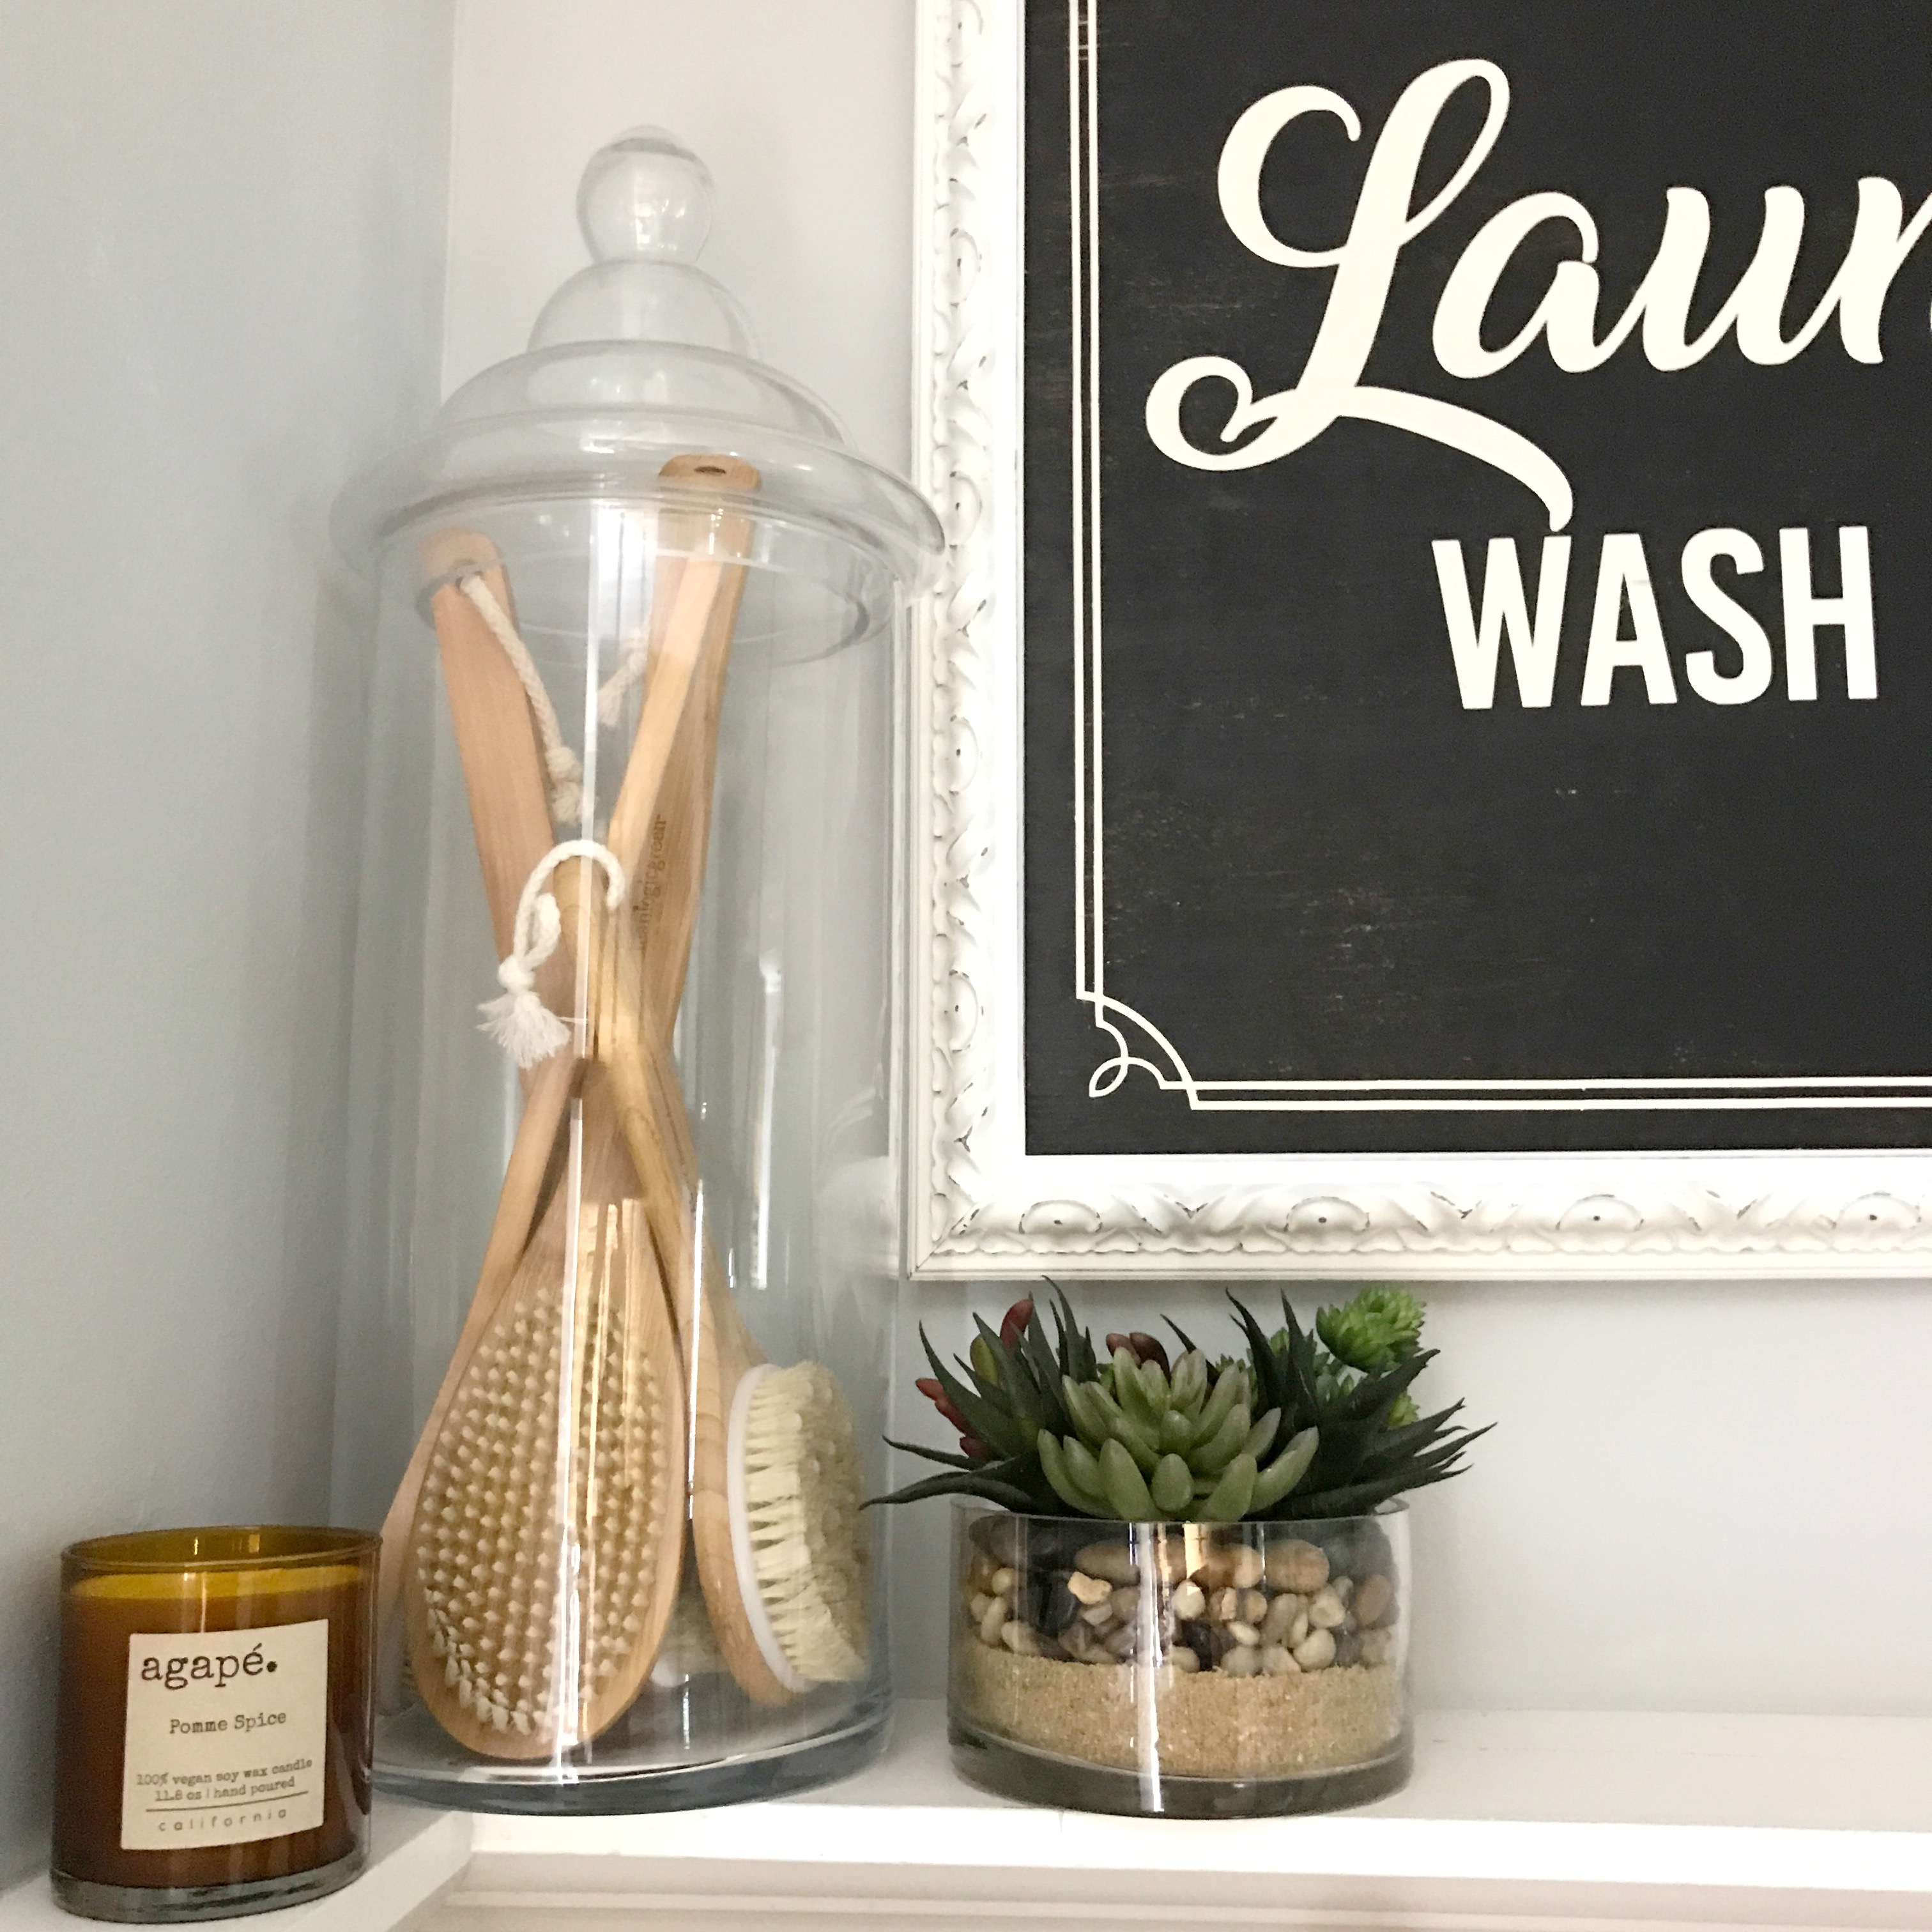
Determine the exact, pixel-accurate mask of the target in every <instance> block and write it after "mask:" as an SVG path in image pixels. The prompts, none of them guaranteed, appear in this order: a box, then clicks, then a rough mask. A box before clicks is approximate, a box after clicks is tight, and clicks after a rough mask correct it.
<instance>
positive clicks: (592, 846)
mask: <svg viewBox="0 0 1932 1932" xmlns="http://www.w3.org/2000/svg"><path fill="white" fill-rule="evenodd" d="M486 594H487V593H486ZM568 859H586V860H588V861H589V862H590V863H591V864H592V865H601V866H602V867H603V868H604V875H605V877H606V880H607V884H606V886H605V888H604V907H605V909H606V910H608V911H610V912H615V911H616V910H617V908H618V907H619V906H620V905H622V904H623V903H624V895H625V893H626V892H628V891H629V889H630V882H629V880H628V879H627V878H626V877H625V875H624V868H623V866H622V863H621V862H619V859H618V857H617V855H616V853H614V852H613V851H612V850H610V847H608V846H607V845H600V844H598V842H597V841H596V840H595V839H594V838H567V839H565V841H563V843H562V844H560V845H553V846H552V847H550V850H548V851H547V852H546V853H544V856H542V858H541V859H539V860H538V862H537V864H536V866H535V869H534V870H533V871H532V872H531V874H530V875H529V877H528V878H527V879H526V880H524V881H523V891H522V892H520V893H519V894H518V895H517V916H516V920H515V922H514V925H513V926H511V929H510V956H509V957H508V959H505V961H504V962H503V963H502V965H500V966H499V967H498V968H496V983H497V984H498V985H499V986H501V987H502V989H503V990H502V993H501V994H500V995H499V996H498V997H497V998H495V999H493V1000H485V1001H484V1002H483V1004H482V1007H481V1009H480V1010H481V1013H482V1015H483V1019H482V1021H481V1031H484V1033H487V1034H488V1035H489V1036H490V1038H491V1039H492V1040H494V1041H495V1042H496V1044H497V1045H498V1046H500V1047H501V1048H502V1049H503V1051H504V1052H505V1053H507V1054H508V1055H509V1056H510V1058H511V1060H513V1061H515V1063H516V1064H517V1066H518V1067H534V1066H535V1065H536V1064H537V1063H538V1061H541V1060H547V1059H549V1058H550V1056H551V1055H553V1054H554V1053H558V1052H561V1051H562V1049H563V1048H564V1047H565V1046H567V1045H568V1043H569V1040H570V1028H569V1026H568V1023H567V1022H565V1021H563V1020H562V1019H559V1018H558V1017H557V1016H556V1014H555V1013H552V1012H551V1011H550V1009H549V1007H547V1006H545V1005H544V1003H543V1001H541V1000H540V999H539V998H538V997H537V969H538V967H540V966H541V965H543V963H544V962H545V961H546V960H547V959H549V958H550V955H551V954H552V953H554V952H555V951H556V949H557V946H558V944H559V941H561V940H562V937H563V915H562V913H560V912H559V910H557V904H556V896H555V895H554V894H553V893H551V892H549V891H547V890H546V887H547V886H548V885H549V883H550V874H552V873H553V872H554V871H556V868H558V866H559V865H562V864H563V863H564V862H565V861H566V860H568Z"/></svg>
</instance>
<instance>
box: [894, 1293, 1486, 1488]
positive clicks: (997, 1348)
mask: <svg viewBox="0 0 1932 1932" xmlns="http://www.w3.org/2000/svg"><path fill="white" fill-rule="evenodd" d="M1229 1301H1231V1302H1232V1304H1233V1307H1234V1310H1235V1316H1236V1318H1237V1319H1238V1322H1239V1324H1240V1325H1241V1331H1242V1334H1243V1337H1244V1340H1245V1341H1246V1343H1247V1351H1246V1353H1245V1354H1244V1355H1234V1356H1228V1357H1224V1358H1221V1359H1220V1360H1219V1361H1210V1359H1209V1358H1208V1355H1207V1354H1206V1352H1205V1351H1204V1350H1202V1349H1200V1348H1199V1347H1197V1346H1196V1344H1195V1343H1194V1342H1193V1340H1192V1339H1191V1338H1190V1337H1189V1336H1188V1335H1187V1334H1186V1333H1185V1332H1184V1331H1182V1330H1181V1328H1178V1327H1176V1326H1175V1324H1174V1323H1172V1322H1169V1324H1168V1326H1169V1328H1172V1329H1173V1330H1174V1332H1175V1335H1176V1336H1177V1337H1178V1338H1179V1340H1180V1342H1181V1348H1182V1351H1183V1352H1182V1353H1181V1355H1179V1356H1178V1358H1175V1360H1174V1361H1172V1363H1170V1361H1169V1358H1168V1355H1167V1352H1166V1349H1164V1348H1163V1346H1162V1345H1161V1344H1160V1343H1159V1342H1158V1341H1157V1340H1155V1339H1154V1337H1152V1336H1151V1335H1145V1334H1138V1333H1137V1334H1132V1335H1109V1337H1107V1352H1106V1354H1105V1355H1103V1354H1102V1353H1101V1352H1100V1351H1098V1350H1097V1349H1095V1347H1094V1343H1093V1340H1092V1337H1091V1336H1090V1335H1089V1334H1088V1332H1087V1331H1086V1330H1085V1329H1084V1328H1081V1327H1080V1326H1079V1325H1078V1324H1077V1323H1076V1322H1075V1321H1074V1319H1073V1309H1072V1307H1071V1306H1070V1304H1069V1303H1068V1301H1067V1298H1066V1296H1065V1295H1058V1300H1057V1301H1056V1303H1055V1306H1054V1307H1053V1309H1052V1317H1053V1325H1054V1334H1053V1335H1052V1338H1051V1339H1049V1336H1048V1334H1047V1331H1046V1325H1045V1323H1044V1322H1042V1320H1041V1319H1040V1313H1039V1311H1038V1310H1037V1309H1036V1308H1035V1307H1034V1304H1033V1303H1032V1302H1031V1301H1019V1302H1016V1303H1015V1304H1013V1307H1012V1308H1010V1310H1007V1316H1006V1319H1005V1320H1004V1322H1002V1323H1001V1325H1000V1328H999V1329H998V1331H997V1332H996V1331H994V1330H993V1329H992V1328H989V1327H988V1325H986V1323H985V1322H977V1324H976V1326H977V1329H978V1331H979V1332H978V1333H977V1334H976V1335H975V1337H974V1340H973V1343H972V1346H971V1349H969V1351H968V1359H966V1360H965V1361H959V1362H956V1363H955V1364H953V1365H952V1366H950V1367H949V1366H948V1365H947V1364H946V1363H944V1362H943V1361H941V1359H940V1358H939V1355H938V1352H937V1351H936V1350H935V1349H934V1347H933V1346H932V1342H931V1340H929V1338H928V1337H927V1336H926V1331H925V1330H924V1328H921V1329H920V1331H919V1340H920V1341H921V1342H922V1343H923V1344H924V1346H925V1349H926V1359H927V1361H929V1363H930V1364H932V1376H931V1377H930V1378H922V1379H921V1380H920V1382H919V1388H920V1390H921V1391H922V1393H924V1394H926V1395H927V1396H929V1397H930V1398H931V1399H932V1401H933V1403H934V1404H935V1406H937V1407H938V1409H939V1411H940V1412H941V1415H944V1417H945V1418H946V1419H947V1421H949V1422H950V1423H951V1424H953V1426H954V1427H956V1428H957V1429H958V1430H959V1432H960V1442H959V1454H957V1455H954V1454H952V1453H951V1452H950V1451H943V1450H936V1449H929V1448H925V1447H923V1446H922V1445H919V1444H916V1443H901V1442H894V1443H893V1444H892V1446H893V1447H894V1448H899V1449H905V1450H907V1451H910V1453H911V1454H913V1455H916V1456H919V1457H924V1458H925V1459H926V1460H927V1461H929V1462H933V1463H940V1464H942V1465H943V1466H944V1470H945V1473H944V1474H942V1475H936V1476H929V1477H926V1478H924V1479H923V1480H922V1481H919V1482H916V1483H913V1484H908V1485H907V1487H905V1488H904V1489H902V1490H895V1492H894V1493H892V1495H890V1496H882V1497H879V1498H877V1499H874V1500H876V1501H877V1502H884V1503H903V1502H916V1501H919V1499H922V1498H924V1497H927V1496H949V1495H952V1496H962V1495H963V1496H980V1497H982V1498H983V1499H986V1501H988V1502H995V1503H998V1504H1001V1505H1003V1506H1004V1507H1005V1508H1008V1509H1011V1510H1014V1511H1019V1512H1021V1513H1023V1514H1031V1515H1042V1514H1044V1515H1058V1514H1064V1513H1065V1512H1067V1511H1073V1513H1075V1514H1079V1515H1083V1516H1091V1517H1101V1518H1104V1519H1107V1520H1113V1521H1118V1522H1129V1523H1132V1522H1148V1521H1157V1520H1167V1521H1194V1522H1201V1523H1238V1522H1241V1521H1244V1520H1256V1519H1272V1520H1283V1519H1295V1518H1302V1519H1306V1518H1311V1517H1337V1516H1356V1515H1360V1514H1362V1513H1363V1512H1364V1511H1367V1510H1370V1509H1373V1508H1375V1507H1376V1505H1378V1504H1379V1503H1382V1502H1387V1501H1388V1499H1390V1498H1391V1497H1393V1496H1400V1495H1401V1494H1402V1493H1403V1492H1405V1491H1406V1490H1415V1489H1421V1488H1423V1487H1425V1486H1426V1485H1427V1484H1431V1483H1439V1482H1443V1481H1447V1480H1448V1478H1450V1477H1451V1476H1454V1475H1459V1474H1460V1472H1461V1470H1462V1468H1463V1463H1462V1460H1461V1458H1462V1457H1463V1452H1464V1451H1466V1449H1467V1448H1469V1445H1470V1444H1471V1443H1472V1442H1474V1441H1475V1439H1476V1438H1477V1437H1478V1436H1480V1435H1482V1434H1484V1433H1486V1432H1485V1431H1484V1430H1463V1429H1457V1428H1456V1427H1453V1426H1452V1425H1453V1424H1454V1419H1455V1418H1456V1416H1457V1414H1458V1413H1459V1412H1460V1410H1461V1409H1462V1404H1461V1403H1452V1404H1451V1405H1450V1406H1449V1407H1448V1408H1446V1409H1441V1410H1439V1411H1438V1412H1436V1414H1434V1415H1427V1416H1423V1415H1418V1413H1417V1412H1416V1409H1415V1403H1413V1402H1412V1400H1411V1399H1410V1397H1409V1386H1410V1385H1411V1384H1412V1382H1414V1381H1415V1379H1416V1377H1417V1376H1419V1375H1420V1374H1421V1373H1422V1371H1423V1370H1424V1369H1425V1368H1426V1367H1427V1366H1428V1365H1429V1364H1430V1362H1431V1361H1433V1359H1434V1351H1433V1350H1429V1349H1423V1348H1422V1347H1421V1339H1420V1338H1421V1332H1422V1322H1423V1310H1422V1306H1421V1303H1419V1302H1418V1301H1416V1300H1415V1298H1414V1297H1413V1296H1412V1295H1407V1294H1406V1293H1404V1292H1403V1291H1402V1290H1401V1289H1395V1288H1373V1289H1364V1290H1362V1291H1361V1293H1359V1294H1358V1295H1356V1296H1355V1298H1354V1299H1353V1300H1352V1301H1349V1302H1346V1303H1345V1304H1342V1305H1341V1306H1340V1307H1332V1308H1325V1309H1323V1310H1321V1311H1320V1313H1319V1314H1318V1315H1317V1316H1316V1324H1315V1328H1314V1330H1313V1331H1307V1330H1304V1328H1302V1327H1301V1325H1300V1323H1299V1322H1298V1321H1297V1320H1296V1319H1295V1311H1294V1310H1293V1309H1292V1308H1291V1307H1289V1304H1288V1298H1287V1297H1286V1295H1284V1296H1283V1298H1282V1318H1283V1325H1282V1326H1281V1327H1280V1328H1279V1329H1277V1331H1275V1332H1274V1334H1272V1335H1270V1334H1265V1332H1264V1331H1263V1330H1262V1326H1261V1325H1260V1323H1259V1322H1257V1321H1256V1319H1255V1318H1254V1316H1253V1315H1252V1314H1251V1313H1250V1312H1249V1311H1248V1310H1247V1308H1246V1307H1244V1306H1243V1305H1242V1304H1241V1302H1239V1301H1235V1298H1234V1297H1233V1296H1232V1295H1230V1296H1229ZM888 1440H890V1439H889V1438H888Z"/></svg>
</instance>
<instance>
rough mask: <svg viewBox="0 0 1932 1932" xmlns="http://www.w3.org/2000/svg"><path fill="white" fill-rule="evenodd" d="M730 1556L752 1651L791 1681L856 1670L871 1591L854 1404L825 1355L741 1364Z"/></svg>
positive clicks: (731, 1467) (825, 1680)
mask: <svg viewBox="0 0 1932 1932" xmlns="http://www.w3.org/2000/svg"><path fill="white" fill-rule="evenodd" d="M726 1469H727V1498H728V1501H729V1504H730V1516H731V1541H732V1546H733V1555H734V1556H735V1557H736V1563H737V1569H738V1574H739V1578H740V1580H741V1583H742V1586H743V1595H744V1600H745V1611H746V1613H747V1616H748V1619H749V1621H750V1623H751V1634H752V1635H753V1636H754V1637H755V1638H756V1640H757V1645H758V1648H759V1649H760V1651H761V1652H763V1655H764V1659H765V1661H766V1664H768V1665H769V1667H771V1671H772V1675H773V1676H775V1677H776V1678H777V1679H778V1682H780V1683H781V1684H782V1685H784V1687H785V1688H786V1689H787V1691H793V1692H797V1691H808V1690H809V1689H810V1688H811V1686H812V1685H814V1684H849V1683H851V1682H854V1681H856V1679H859V1678H861V1677H863V1676H865V1669H866V1665H867V1662H868V1652H869V1649H870V1641H871V1640H870V1637H869V1634H868V1619H867V1614H866V1601H867V1598H868V1595H870V1592H871V1575H870V1565H869V1564H868V1560H867V1552H866V1547H865V1532H864V1521H865V1520H864V1518H863V1517H862V1516H861V1515H860V1514H859V1491H860V1487H861V1483H862V1477H861V1472H860V1469H859V1445H858V1441H857V1436H856V1431H855V1430H854V1429H853V1423H852V1411H851V1408H850V1405H849V1404H848V1403H847V1401H846V1400H845V1395H844V1391H843V1390H841V1388H839V1386H838V1382H837V1381H836V1379H835V1378H834V1377H833V1376H832V1371H831V1370H829V1369H828V1368H826V1367H825V1365H824V1364H823V1363H822V1362H799V1363H796V1364H793V1366H792V1367H790V1368H788V1369H781V1368H775V1367H772V1365H771V1364H769V1363H765V1364H760V1366H759V1367H756V1368H754V1369H752V1370H750V1371H748V1373H746V1375H745V1376H744V1378H743V1379H742V1380H741V1381H740V1382H739V1384H738V1387H737V1390H736V1393H735V1394H734V1396H733V1400H732V1404H731V1425H730V1442H729V1446H728V1448H727V1458H726Z"/></svg>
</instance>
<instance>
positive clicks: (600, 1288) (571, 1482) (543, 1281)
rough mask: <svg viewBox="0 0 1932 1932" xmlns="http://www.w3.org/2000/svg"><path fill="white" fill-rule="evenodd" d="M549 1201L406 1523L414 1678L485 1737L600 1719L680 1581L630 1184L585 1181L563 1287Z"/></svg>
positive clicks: (491, 1743)
mask: <svg viewBox="0 0 1932 1932" xmlns="http://www.w3.org/2000/svg"><path fill="white" fill-rule="evenodd" d="M562 1205H563V1204H562V1201H561V1199H560V1197H559V1199H558V1200H556V1201H553V1203H552V1205H551V1210H550V1214H547V1216H546V1217H545V1218H546V1223H548V1224H550V1225H548V1226H545V1227H540V1228H539V1229H538V1233H537V1235H536V1237H535V1239H533V1241H532V1243H531V1245H530V1248H529V1251H528V1252H527V1253H526V1256H525V1257H524V1262H523V1265H522V1266H521V1267H520V1268H519V1270H518V1274H519V1276H520V1280H518V1282H517V1284H516V1285H515V1286H514V1287H513V1288H512V1289H511V1292H510V1294H509V1295H508V1297H506V1298H505V1300H506V1306H505V1308H504V1309H503V1310H502V1313H501V1315H500V1316H499V1319H498V1320H497V1321H496V1322H495V1323H494V1324H493V1326H492V1328H491V1330H490V1333H489V1334H488V1335H487V1337H486V1338H485V1339H484V1341H483V1343H482V1344H481V1346H479V1347H478V1349H477V1351H476V1353H475V1356H474V1358H472V1361H471V1362H470V1364H469V1367H468V1369H467V1370H466V1372H465V1373H464V1375H463V1379H462V1382H460V1385H458V1389H457V1391H456V1392H455V1396H454V1397H453V1399H452V1402H451V1404H450V1407H449V1414H448V1416H447V1417H446V1420H445V1421H444V1424H443V1429H442V1431H441V1433H440V1435H439V1436H438V1438H437V1444H436V1447H435V1449H434V1452H433V1454H432V1455H431V1459H430V1463H429V1468H428V1472H427V1474H426V1475H425V1479H424V1482H423V1487H422V1497H421V1499H420V1501H419V1504H418V1505H417V1509H416V1517H415V1521H414V1524H413V1530H412V1534H411V1537H410V1553H409V1560H410V1572H409V1578H408V1582H407V1586H406V1589H405V1598H406V1602H407V1613H408V1622H409V1637H410V1663H411V1665H412V1667H413V1672H414V1675H415V1678H416V1684H417V1686H418V1688H419V1691H420V1693H421V1694H422V1697H423V1699H424V1701H425V1703H427V1704H428V1706H429V1707H430V1709H431V1711H432V1712H434V1714H435V1715H436V1718H437V1721H438V1722H439V1723H440V1724H442V1725H443V1727H444V1729H446V1730H448V1731H449V1733H451V1735H452V1736H454V1737H455V1738H456V1739H458V1742H461V1743H463V1744H465V1745H469V1747H470V1748H472V1750H475V1751H478V1752H481V1753H482V1754H484V1755H486V1756H489V1757H505V1758H529V1757H547V1756H548V1755H550V1754H552V1753H553V1752H555V1751H559V1750H567V1749H569V1748H572V1747H574V1746H575V1745H580V1744H585V1743H588V1742H589V1741H590V1740H591V1739H593V1738H595V1736H597V1735H598V1733H599V1732H600V1731H601V1730H604V1729H606V1728H607V1727H608V1726H609V1725H610V1723H611V1722H612V1721H613V1720H615V1719H616V1718H617V1717H619V1715H622V1712H623V1711H624V1710H625V1709H626V1708H628V1706H629V1704H630V1703H631V1701H632V1700H634V1697H636V1695H637V1691H638V1689H639V1688H640V1685H642V1683H643V1680H644V1679H645V1677H646V1675H647V1673H649V1670H650V1667H651V1665H652V1661H654V1659H655V1656H656V1654H657V1650H658V1645H659V1643H661V1640H662V1637H663V1634H664V1626H665V1625H666V1623H667V1622H668V1620H669V1617H670V1610H671V1607H672V1604H673V1602H674V1601H675V1600H676V1592H677V1584H678V1573H679V1551H680V1550H681V1548H682V1537H683V1510H682V1502H683V1487H682V1484H683V1472H684V1460H683V1458H684V1443H683V1409H682V1400H681V1393H680V1390H679V1378H678V1375H677V1373H676V1354H675V1348H674V1344H673V1343H672V1342H671V1339H670V1334H669V1327H668V1315H667V1311H666V1310H665V1308H664V1298H663V1291H662V1288H661V1284H660V1283H659V1281H658V1277H657V1274H656V1272H655V1261H654V1259H652V1251H651V1250H650V1247H649V1234H648V1232H647V1231H646V1228H645V1226H644V1224H643V1217H642V1215H641V1214H640V1212H639V1211H638V1208H637V1203H636V1202H634V1201H631V1200H625V1201H623V1202H598V1201H596V1200H595V1199H586V1200H584V1202H583V1204H582V1208H581V1211H580V1226H581V1231H582V1235H581V1241H580V1248H579V1263H578V1267H577V1271H576V1281H575V1286H574V1290H573V1289H568V1287H567V1286H566V1283H565V1280H564V1274H565V1271H564V1268H563V1265H562V1264H563V1260H564V1253H563V1248H564V1244H563V1241H562V1238H561V1228H560V1225H559V1224H560V1220H561V1215H562Z"/></svg>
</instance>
